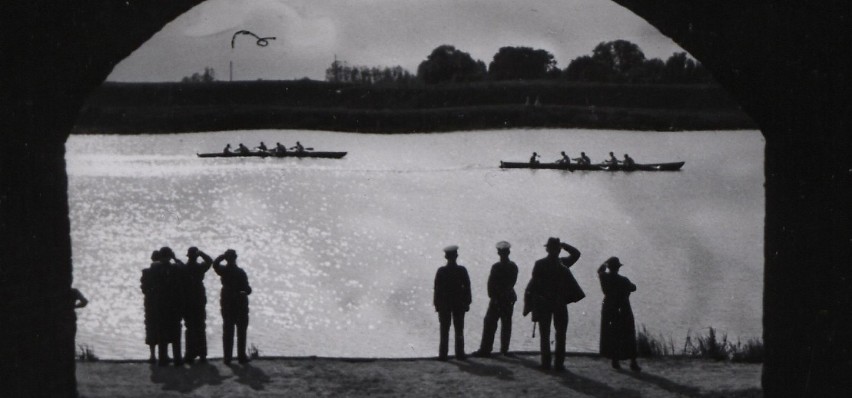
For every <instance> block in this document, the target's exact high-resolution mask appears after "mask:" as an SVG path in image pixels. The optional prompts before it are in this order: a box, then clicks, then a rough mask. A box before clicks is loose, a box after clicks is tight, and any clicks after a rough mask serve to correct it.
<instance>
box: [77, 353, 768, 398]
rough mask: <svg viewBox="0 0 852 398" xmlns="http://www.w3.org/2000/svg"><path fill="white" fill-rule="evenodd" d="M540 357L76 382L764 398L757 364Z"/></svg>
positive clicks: (307, 364)
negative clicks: (560, 368)
mask: <svg viewBox="0 0 852 398" xmlns="http://www.w3.org/2000/svg"><path fill="white" fill-rule="evenodd" d="M538 360H539V357H538V354H537V353H519V354H516V355H515V356H514V357H504V356H499V355H497V356H494V357H492V358H471V359H469V360H467V361H457V360H454V359H450V360H449V361H447V362H440V361H437V360H435V359H434V358H413V359H352V358H349V359H335V358H316V357H305V358H261V359H255V360H253V361H252V362H250V363H248V364H246V365H238V364H235V363H232V364H230V365H225V364H224V363H222V361H221V360H218V359H213V360H211V361H210V362H208V363H204V364H195V365H185V366H183V367H180V368H174V367H171V366H170V367H157V366H153V365H150V364H148V363H146V362H143V361H100V362H81V363H78V364H77V383H78V389H79V392H80V394H81V396H83V397H154V396H157V397H160V396H162V397H280V396H292V397H303V396H319V397H326V396H334V397H337V396H346V397H360V396H389V397H398V396H417V397H422V396H429V397H446V396H464V397H494V396H506V397H515V396H534V397H540V396H549V395H553V396H570V397H628V398H629V397H684V396H685V397H762V396H763V393H762V391H761V389H760V375H761V365H759V364H742V363H731V362H717V361H712V360H706V359H695V358H657V359H643V360H641V361H640V364H641V365H642V366H643V370H642V372H641V373H635V372H631V371H629V370H614V369H612V368H610V366H609V361H608V360H607V359H605V358H600V357H598V356H595V355H569V356H568V358H567V359H566V367H567V370H566V371H565V372H558V373H557V372H545V371H541V370H539V369H538ZM624 365H626V363H624ZM624 368H625V369H626V368H627V366H624Z"/></svg>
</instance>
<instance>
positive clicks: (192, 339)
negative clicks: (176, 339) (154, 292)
mask: <svg viewBox="0 0 852 398" xmlns="http://www.w3.org/2000/svg"><path fill="white" fill-rule="evenodd" d="M186 257H187V260H186V274H187V275H186V283H187V284H186V286H185V289H186V292H185V295H186V306H185V307H184V316H183V318H184V326H186V336H185V338H186V353H185V354H184V360H185V361H186V362H187V363H193V362H194V361H195V359H196V358H198V359H199V360H200V361H201V362H206V361H207V331H206V330H207V308H206V307H207V291H206V290H205V289H204V275H205V274H206V273H207V270H209V269H210V266H211V265H212V264H213V259H212V258H210V256H208V255H207V253H204V252H203V251H201V250H198V248H197V247H195V246H192V247H190V248H189V249H188V250H187V251H186ZM199 258H200V259H201V261H199Z"/></svg>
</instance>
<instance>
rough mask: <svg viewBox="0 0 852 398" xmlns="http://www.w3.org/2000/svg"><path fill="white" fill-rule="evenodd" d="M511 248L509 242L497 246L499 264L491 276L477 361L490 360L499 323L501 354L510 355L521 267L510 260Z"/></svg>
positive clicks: (493, 267)
mask: <svg viewBox="0 0 852 398" xmlns="http://www.w3.org/2000/svg"><path fill="white" fill-rule="evenodd" d="M511 247H512V245H510V244H509V242H506V241H500V242H497V255H498V256H500V261H498V262H496V263H494V265H492V266H491V273H490V274H489V275H488V298H490V299H491V301H489V302H488V310H487V311H486V312H485V320H484V321H483V324H484V325H483V327H482V343H481V344H480V346H479V350H478V351H476V352H474V353H473V355H474V356H477V357H489V356H491V349H492V348H494V334H495V333H496V332H497V321H498V320H499V321H500V353H501V354H503V355H508V354H509V341H510V340H511V338H512V311H513V310H514V307H515V301H517V300H518V296H517V295H516V294H515V282H516V281H517V280H518V266H517V265H515V263H514V262H512V261H510V260H509V253H510V251H509V248H511Z"/></svg>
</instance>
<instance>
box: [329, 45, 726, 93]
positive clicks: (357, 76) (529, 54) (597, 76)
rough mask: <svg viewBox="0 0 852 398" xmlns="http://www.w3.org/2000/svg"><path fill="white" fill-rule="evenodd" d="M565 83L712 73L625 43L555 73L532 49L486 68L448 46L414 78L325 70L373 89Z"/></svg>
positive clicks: (546, 57)
mask: <svg viewBox="0 0 852 398" xmlns="http://www.w3.org/2000/svg"><path fill="white" fill-rule="evenodd" d="M546 79H553V80H555V79H563V80H567V81H573V82H600V83H628V84H705V83H712V82H713V78H712V76H711V75H710V73H709V72H708V71H707V70H706V69H705V68H704V66H702V65H701V64H700V63H698V62H696V61H695V60H693V59H691V58H689V57H688V56H687V54H686V53H685V52H677V53H674V54H672V56H671V57H669V58H668V59H667V60H666V61H663V60H661V59H659V58H652V59H647V58H645V54H644V53H643V52H642V50H641V49H640V48H639V46H638V45H636V44H634V43H631V42H629V41H626V40H615V41H609V42H602V43H600V44H598V45H597V46H596V47H595V48H594V49H593V50H592V54H591V55H584V56H581V57H578V58H575V59H574V60H572V61H571V62H570V63H569V64H568V67H566V68H565V69H564V70H562V69H559V67H558V66H557V63H556V59H555V58H554V56H553V54H551V53H550V52H548V51H546V50H542V49H533V48H530V47H502V48H500V49H499V50H498V51H497V53H496V54H494V57H493V59H492V61H491V63H489V64H488V66H487V67H486V65H485V63H484V62H482V61H480V60H475V59H473V57H471V55H470V54H468V53H466V52H464V51H461V50H459V49H457V48H455V47H454V46H452V45H447V44H445V45H441V46H438V47H437V48H435V49H434V50H432V53H430V54H429V55H428V56H427V57H426V59H425V60H424V61H423V62H421V63H420V65H419V66H418V67H417V74H416V75H412V74H411V73H409V72H408V71H406V70H405V69H403V68H402V67H400V66H396V67H393V68H387V67H384V68H381V67H351V66H348V65H347V64H346V63H345V62H341V61H338V60H335V61H334V62H333V63H332V65H331V67H330V68H328V69H327V70H326V80H327V81H330V82H349V83H367V84H375V83H381V82H390V83H406V84H408V83H411V82H412V81H415V80H417V81H420V82H422V83H425V84H428V85H431V84H440V83H460V82H475V81H486V80H491V81H504V80H546Z"/></svg>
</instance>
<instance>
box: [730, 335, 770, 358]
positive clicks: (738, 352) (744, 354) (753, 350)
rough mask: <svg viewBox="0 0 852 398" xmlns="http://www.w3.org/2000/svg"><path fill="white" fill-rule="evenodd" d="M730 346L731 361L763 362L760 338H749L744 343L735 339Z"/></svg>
mask: <svg viewBox="0 0 852 398" xmlns="http://www.w3.org/2000/svg"><path fill="white" fill-rule="evenodd" d="M732 348H733V350H732V352H731V361H732V362H745V363H763V341H761V340H760V339H749V340H748V341H747V342H746V343H745V344H741V343H740V342H739V341H737V344H736V345H734V346H732Z"/></svg>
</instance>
